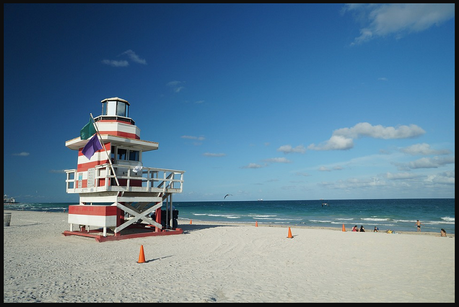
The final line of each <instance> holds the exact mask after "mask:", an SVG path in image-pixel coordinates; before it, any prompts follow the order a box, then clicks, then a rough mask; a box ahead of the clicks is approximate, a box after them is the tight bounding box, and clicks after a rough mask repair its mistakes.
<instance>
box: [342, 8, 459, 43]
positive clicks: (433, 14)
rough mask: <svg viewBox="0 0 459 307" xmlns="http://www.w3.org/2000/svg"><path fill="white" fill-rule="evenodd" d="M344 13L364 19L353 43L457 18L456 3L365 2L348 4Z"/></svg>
mask: <svg viewBox="0 0 459 307" xmlns="http://www.w3.org/2000/svg"><path fill="white" fill-rule="evenodd" d="M343 12H352V13H353V14H354V17H356V18H358V20H359V21H362V20H363V21H364V25H363V27H362V28H361V29H360V36H358V37H356V38H355V40H354V42H353V43H352V44H351V45H354V44H360V43H363V42H367V41H369V40H371V39H373V38H375V37H384V36H387V35H395V37H396V38H401V37H402V36H403V35H405V34H409V33H412V32H420V31H424V30H426V29H428V28H430V27H432V26H434V25H436V26H439V25H440V24H442V23H443V22H445V21H447V20H449V19H451V18H454V16H455V5H454V4H453V3H440V4H398V3H397V4H392V3H391V4H376V5H375V4H363V5H346V7H345V8H344V10H343Z"/></svg>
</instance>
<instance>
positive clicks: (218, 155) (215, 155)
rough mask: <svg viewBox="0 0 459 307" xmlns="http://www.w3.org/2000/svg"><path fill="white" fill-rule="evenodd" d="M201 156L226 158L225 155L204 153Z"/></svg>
mask: <svg viewBox="0 0 459 307" xmlns="http://www.w3.org/2000/svg"><path fill="white" fill-rule="evenodd" d="M202 155H203V156H206V157H224V156H226V154H224V153H211V152H205V153H203V154H202Z"/></svg>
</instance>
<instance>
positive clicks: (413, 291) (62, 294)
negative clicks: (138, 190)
mask: <svg viewBox="0 0 459 307" xmlns="http://www.w3.org/2000/svg"><path fill="white" fill-rule="evenodd" d="M5 212H12V218H11V225H10V226H4V239H3V241H4V244H3V245H4V252H3V257H4V267H3V272H4V275H3V282H4V286H3V291H4V292H3V295H4V299H3V300H4V302H7V303H8V302H126V303H129V302H455V236H454V235H448V236H447V237H440V234H439V233H438V234H426V233H420V234H419V233H401V234H386V233H382V232H380V233H373V232H365V233H353V232H351V231H350V229H347V231H346V232H342V231H341V230H340V229H339V230H333V229H312V228H307V227H301V228H299V227H293V226H292V227H291V231H292V234H293V238H287V235H288V227H270V226H269V225H264V224H263V223H260V222H259V223H258V227H255V224H253V225H251V224H232V225H231V224H221V223H204V222H199V221H195V220H193V224H191V225H190V224H189V221H188V220H185V221H183V220H179V227H180V228H182V229H183V230H184V233H183V234H180V235H170V236H156V237H146V238H136V239H127V240H120V241H109V242H103V243H98V242H97V241H96V240H94V239H92V238H84V237H78V236H64V235H62V232H63V231H64V230H67V229H69V227H68V224H67V214H65V213H47V212H28V211H5ZM141 245H143V248H144V253H145V259H146V262H145V263H140V264H139V263H137V261H138V259H139V253H140V247H141Z"/></svg>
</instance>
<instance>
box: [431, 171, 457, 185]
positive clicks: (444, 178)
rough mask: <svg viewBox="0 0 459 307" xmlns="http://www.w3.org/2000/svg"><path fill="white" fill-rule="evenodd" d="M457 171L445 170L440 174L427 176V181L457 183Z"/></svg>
mask: <svg viewBox="0 0 459 307" xmlns="http://www.w3.org/2000/svg"><path fill="white" fill-rule="evenodd" d="M455 178H456V176H455V172H454V171H451V172H443V173H439V174H434V175H429V176H427V179H426V180H425V181H426V182H429V183H440V184H455V181H456V179H455Z"/></svg>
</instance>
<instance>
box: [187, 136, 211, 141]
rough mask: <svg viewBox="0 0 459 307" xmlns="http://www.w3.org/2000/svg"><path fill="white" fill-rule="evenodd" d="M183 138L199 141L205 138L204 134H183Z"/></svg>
mask: <svg viewBox="0 0 459 307" xmlns="http://www.w3.org/2000/svg"><path fill="white" fill-rule="evenodd" d="M181 138H182V139H189V140H198V141H204V140H205V138H204V137H203V136H193V135H182V136H181Z"/></svg>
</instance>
